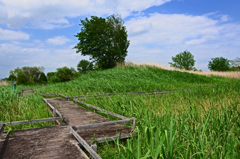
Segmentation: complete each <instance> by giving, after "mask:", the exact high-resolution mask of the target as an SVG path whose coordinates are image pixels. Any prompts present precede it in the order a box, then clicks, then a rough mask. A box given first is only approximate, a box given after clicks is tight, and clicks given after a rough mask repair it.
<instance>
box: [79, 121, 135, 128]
mask: <svg viewBox="0 0 240 159" xmlns="http://www.w3.org/2000/svg"><path fill="white" fill-rule="evenodd" d="M132 120H133V119H125V120H117V121H109V122H104V123H97V124H88V125H81V126H75V127H76V129H77V130H80V129H89V128H97V127H101V126H108V125H115V124H122V123H129V122H131V121H132Z"/></svg>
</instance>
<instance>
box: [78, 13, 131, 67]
mask: <svg viewBox="0 0 240 159" xmlns="http://www.w3.org/2000/svg"><path fill="white" fill-rule="evenodd" d="M123 24H124V21H123V20H122V19H121V17H120V16H118V15H111V16H109V17H107V18H106V19H105V18H102V17H97V16H91V19H88V18H85V20H81V24H80V26H82V28H81V32H79V33H77V35H75V36H76V37H78V40H79V43H78V44H77V45H76V46H75V47H74V48H75V49H77V51H76V52H77V53H79V52H81V55H83V56H86V55H89V56H90V60H92V62H96V63H97V64H98V66H99V67H101V68H102V69H107V68H113V67H115V66H116V63H117V62H119V63H122V62H124V61H125V57H126V56H127V49H128V47H129V45H130V41H129V40H127V36H128V35H127V31H126V27H125V26H123Z"/></svg>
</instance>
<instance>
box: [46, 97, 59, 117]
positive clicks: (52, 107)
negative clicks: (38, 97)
mask: <svg viewBox="0 0 240 159" xmlns="http://www.w3.org/2000/svg"><path fill="white" fill-rule="evenodd" d="M43 100H44V102H45V103H47V105H48V106H49V107H50V108H51V109H52V110H54V109H55V107H54V106H52V105H51V104H50V103H49V102H48V101H47V100H46V99H45V98H43ZM56 113H57V114H58V115H59V116H60V117H62V118H63V115H62V114H61V113H60V112H59V111H58V110H57V109H56Z"/></svg>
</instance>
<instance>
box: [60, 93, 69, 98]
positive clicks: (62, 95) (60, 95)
mask: <svg viewBox="0 0 240 159" xmlns="http://www.w3.org/2000/svg"><path fill="white" fill-rule="evenodd" d="M59 96H62V97H64V98H67V99H68V96H65V95H63V94H61V93H59Z"/></svg>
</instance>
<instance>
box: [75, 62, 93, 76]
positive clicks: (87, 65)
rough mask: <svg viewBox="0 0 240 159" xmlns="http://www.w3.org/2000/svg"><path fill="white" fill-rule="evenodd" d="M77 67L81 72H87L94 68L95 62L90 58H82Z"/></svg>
mask: <svg viewBox="0 0 240 159" xmlns="http://www.w3.org/2000/svg"><path fill="white" fill-rule="evenodd" d="M77 69H78V71H79V72H80V73H83V74H86V73H87V72H88V71H92V70H93V63H92V62H90V61H88V60H81V61H79V63H78V65H77Z"/></svg>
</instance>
